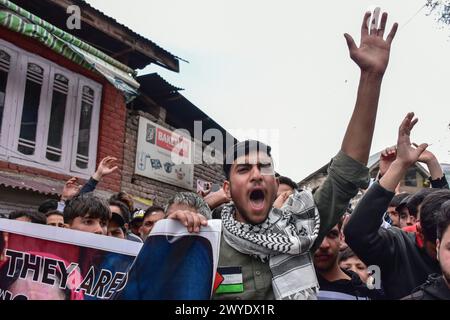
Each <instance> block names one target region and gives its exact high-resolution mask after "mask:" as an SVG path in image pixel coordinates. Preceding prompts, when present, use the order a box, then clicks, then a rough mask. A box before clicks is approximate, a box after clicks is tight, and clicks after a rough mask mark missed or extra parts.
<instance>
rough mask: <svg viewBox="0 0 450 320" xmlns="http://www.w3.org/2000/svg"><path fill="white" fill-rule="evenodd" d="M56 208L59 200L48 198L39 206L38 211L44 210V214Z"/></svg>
mask: <svg viewBox="0 0 450 320" xmlns="http://www.w3.org/2000/svg"><path fill="white" fill-rule="evenodd" d="M56 209H58V201H57V200H55V199H48V200H45V201H44V202H42V204H41V205H40V206H39V208H38V211H39V212H42V213H43V214H46V213H47V212H49V211H53V210H56Z"/></svg>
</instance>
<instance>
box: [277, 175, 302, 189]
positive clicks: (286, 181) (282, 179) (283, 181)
mask: <svg viewBox="0 0 450 320" xmlns="http://www.w3.org/2000/svg"><path fill="white" fill-rule="evenodd" d="M278 181H279V182H280V184H285V185H287V186H289V187H291V188H292V189H294V190H297V189H298V185H297V184H296V183H295V182H294V181H293V180H292V179H290V178H288V177H283V176H279V177H278Z"/></svg>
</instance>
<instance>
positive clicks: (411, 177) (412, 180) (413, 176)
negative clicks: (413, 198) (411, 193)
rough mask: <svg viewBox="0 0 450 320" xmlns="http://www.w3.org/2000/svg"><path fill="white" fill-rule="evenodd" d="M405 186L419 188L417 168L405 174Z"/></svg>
mask: <svg viewBox="0 0 450 320" xmlns="http://www.w3.org/2000/svg"><path fill="white" fill-rule="evenodd" d="M405 186H407V187H417V186H418V184H417V168H416V167H411V168H409V169H408V171H406V174H405Z"/></svg>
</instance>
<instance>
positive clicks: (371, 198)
mask: <svg viewBox="0 0 450 320" xmlns="http://www.w3.org/2000/svg"><path fill="white" fill-rule="evenodd" d="M413 117H414V114H413V113H409V114H408V115H407V116H406V118H405V119H404V120H403V122H402V124H401V126H400V130H399V134H398V142H397V157H396V159H395V160H394V162H393V163H392V164H391V166H390V167H389V168H388V170H387V171H386V173H385V174H384V175H383V177H382V178H381V179H380V181H379V182H376V183H374V184H373V186H372V187H371V188H370V189H369V190H368V192H367V193H366V195H365V196H364V197H363V198H362V199H361V201H360V202H359V204H358V206H357V207H356V209H355V210H354V211H353V214H352V217H351V218H350V221H349V222H348V224H347V226H346V228H345V230H344V233H345V240H346V242H347V244H348V245H349V246H350V248H352V249H353V251H354V252H355V253H356V254H357V255H358V256H359V257H360V258H361V259H362V260H363V261H364V262H365V263H368V264H377V265H379V266H380V267H382V268H389V266H390V265H391V263H392V261H394V260H393V259H392V257H393V256H394V255H395V254H396V252H397V249H398V246H397V245H396V241H395V240H394V238H395V235H394V232H393V231H392V232H391V230H385V229H383V228H380V223H381V218H382V216H383V214H384V212H385V211H386V209H387V207H388V205H389V202H390V201H391V199H392V197H393V196H394V190H395V188H396V187H397V185H398V183H399V182H400V180H401V179H402V178H403V176H404V175H405V173H406V171H407V170H408V168H409V167H410V166H411V165H412V164H414V163H415V162H416V161H417V159H418V158H419V156H420V154H421V153H422V152H423V151H424V150H425V149H426V147H427V145H426V144H423V145H420V146H419V147H417V148H413V147H412V145H411V142H410V139H409V135H410V133H411V130H412V128H413V127H414V125H415V124H416V123H417V119H416V120H413ZM398 232H402V231H400V230H398Z"/></svg>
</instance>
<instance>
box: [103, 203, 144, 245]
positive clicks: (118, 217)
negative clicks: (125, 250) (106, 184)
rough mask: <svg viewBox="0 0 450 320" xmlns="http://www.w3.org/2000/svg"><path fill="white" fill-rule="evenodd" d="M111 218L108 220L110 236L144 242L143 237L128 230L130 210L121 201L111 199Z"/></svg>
mask: <svg viewBox="0 0 450 320" xmlns="http://www.w3.org/2000/svg"><path fill="white" fill-rule="evenodd" d="M109 209H110V210H111V219H110V220H109V222H108V236H111V237H115V238H120V239H127V240H131V241H135V242H142V239H141V238H139V237H138V236H136V235H134V234H133V233H131V232H130V231H129V230H128V226H129V222H130V211H129V210H128V207H127V206H126V205H125V204H124V203H122V202H121V201H116V200H111V199H110V200H109Z"/></svg>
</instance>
